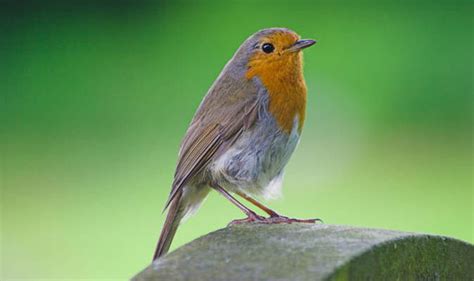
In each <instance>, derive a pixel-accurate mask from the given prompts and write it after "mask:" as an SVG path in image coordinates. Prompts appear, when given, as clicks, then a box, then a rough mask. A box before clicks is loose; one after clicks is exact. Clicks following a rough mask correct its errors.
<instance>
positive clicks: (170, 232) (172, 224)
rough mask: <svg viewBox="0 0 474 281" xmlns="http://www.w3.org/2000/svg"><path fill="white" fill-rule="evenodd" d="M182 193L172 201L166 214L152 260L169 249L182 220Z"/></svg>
mask: <svg viewBox="0 0 474 281" xmlns="http://www.w3.org/2000/svg"><path fill="white" fill-rule="evenodd" d="M181 195H182V192H181V191H180V192H179V194H177V195H176V197H175V198H174V199H173V200H172V202H171V204H170V206H169V209H168V214H167V215H166V220H165V223H164V225H163V229H162V230H161V235H160V239H159V240H158V244H157V245H156V250H155V255H154V256H153V260H156V259H158V258H159V257H161V256H163V255H164V254H166V253H167V252H168V250H169V248H170V245H171V241H173V237H174V235H175V234H176V230H177V229H178V226H179V222H180V221H181V219H182V218H183V216H184V214H185V211H184V206H182V205H183V204H182V200H181Z"/></svg>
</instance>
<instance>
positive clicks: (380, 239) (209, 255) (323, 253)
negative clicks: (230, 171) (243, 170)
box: [133, 224, 474, 281]
mask: <svg viewBox="0 0 474 281" xmlns="http://www.w3.org/2000/svg"><path fill="white" fill-rule="evenodd" d="M473 261H474V246H473V245H471V244H469V243H466V242H463V241H459V240H456V239H452V238H447V237H442V236H435V235H425V234H416V233H406V232H398V231H391V230H380V229H367V228H356V227H350V226H338V225H325V224H314V225H309V224H290V225H283V224H280V225H259V224H245V225H238V226H231V227H227V228H224V229H221V230H218V231H215V232H212V233H210V234H208V235H205V236H203V237H201V238H198V239H196V240H194V241H192V242H190V243H188V244H186V245H184V246H182V247H180V248H178V249H177V250H175V251H174V252H171V253H169V254H168V255H166V256H164V257H163V258H161V259H160V260H158V261H156V262H154V263H153V264H151V265H150V266H149V267H147V268H146V269H144V270H143V271H142V272H141V273H139V274H138V275H136V276H135V277H134V278H133V280H136V281H140V280H195V281H200V280H206V281H207V280H226V281H233V280H279V281H283V280H295V281H298V280H301V281H304V280H474V262H473Z"/></svg>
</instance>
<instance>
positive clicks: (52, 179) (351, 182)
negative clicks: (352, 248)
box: [0, 1, 474, 280]
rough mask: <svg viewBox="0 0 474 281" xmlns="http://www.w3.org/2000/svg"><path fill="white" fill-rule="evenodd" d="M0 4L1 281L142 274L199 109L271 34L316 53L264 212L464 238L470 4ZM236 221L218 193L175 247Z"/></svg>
mask: <svg viewBox="0 0 474 281" xmlns="http://www.w3.org/2000/svg"><path fill="white" fill-rule="evenodd" d="M97 2H98V3H97ZM0 5H1V7H2V8H0V77H2V81H3V82H2V83H1V86H0V95H1V96H0V97H1V103H0V106H1V107H0V114H1V115H0V117H1V123H0V126H1V127H0V128H1V131H0V145H1V164H2V169H1V174H0V176H1V182H0V183H1V215H2V216H1V223H2V225H1V265H2V266H1V269H2V273H1V274H0V277H1V278H0V279H2V280H11V279H14V278H35V279H36V278H43V279H51V278H60V279H62V278H67V279H79V278H82V279H84V278H86V279H87V278H92V279H96V278H102V279H107V278H110V279H116V278H120V279H126V278H128V277H130V276H132V275H133V274H134V273H136V272H137V271H138V270H140V269H142V268H143V267H144V266H146V265H147V263H149V262H150V258H151V255H152V252H153V250H154V246H155V242H156V239H157V237H158V234H159V231H160V227H161V223H162V221H163V217H164V216H163V215H162V214H161V210H162V207H163V204H164V202H165V200H166V197H167V195H168V192H169V188H170V184H171V181H172V175H173V172H174V164H175V162H176V153H177V150H178V146H179V142H180V140H181V138H182V136H183V134H184V132H185V130H186V127H187V125H188V123H189V121H190V119H191V117H192V115H193V113H194V110H195V109H196V107H197V106H198V104H199V102H200V100H201V99H202V97H203V95H204V94H205V93H206V91H207V89H208V88H209V86H210V85H211V84H212V82H213V81H214V79H215V78H216V77H217V75H218V74H219V72H220V70H221V68H222V67H223V66H224V64H225V63H226V62H227V60H228V59H229V58H230V57H231V55H232V54H233V52H234V51H235V50H236V49H237V47H238V46H239V45H240V43H241V42H242V41H243V40H245V38H247V37H248V36H249V35H250V34H252V33H253V32H255V31H257V30H259V29H261V28H265V27H272V26H285V27H289V28H291V29H293V30H295V31H297V32H298V33H299V34H301V35H302V37H307V38H314V39H317V40H318V44H317V45H316V46H314V47H312V48H310V49H307V50H306V51H305V76H306V80H307V84H308V88H309V101H308V119H307V122H306V125H305V126H306V127H305V130H304V134H303V138H302V141H301V143H300V146H299V148H298V150H297V152H296V153H295V155H294V156H293V158H292V161H291V162H290V164H289V166H288V169H287V171H286V180H285V185H284V192H283V193H284V196H285V197H284V198H283V199H280V200H278V201H274V202H271V203H269V205H270V206H272V207H274V208H275V209H276V210H279V211H280V212H282V213H283V214H286V215H290V216H298V217H314V216H316V217H320V218H323V219H324V221H325V222H326V223H334V224H351V225H359V226H367V227H379V228H391V229H399V230H405V231H417V232H428V233H437V234H443V235H449V236H452V237H455V238H459V239H463V240H466V241H470V242H474V237H473V221H474V220H473V190H472V186H473V185H472V184H473V183H472V168H473V166H472V164H473V161H472V155H473V154H472V120H473V119H472V92H473V91H472V90H473V84H472V77H473V73H472V63H473V55H472V54H473V42H472V37H473V36H472V15H473V3H472V1H465V2H458V1H434V2H433V1H410V2H409V1H406V2H402V1H401V2H398V3H395V2H390V3H383V2H374V3H371V2H364V3H358V4H355V3H353V2H347V3H344V2H329V1H327V2H326V1H319V2H318V1H304V2H298V1H261V2H254V1H231V2H224V1H222V2H221V1H215V2H193V1H189V2H174V1H173V2H171V1H170V2H151V1H130V2H125V1H72V2H67V3H66V2H59V1H58V2H44V1H29V2H28V1H27V2H25V1H17V2H14V1H12V2H4V1H2V2H1V4H0ZM217 210H218V211H217ZM240 216H242V215H241V214H240V213H239V211H238V210H236V208H234V207H233V206H231V205H230V204H228V202H226V201H225V200H223V199H222V198H220V197H219V196H218V195H216V194H211V195H210V198H209V199H208V200H207V202H206V203H205V204H204V206H203V207H202V208H201V209H200V211H199V212H198V214H197V215H196V216H194V217H193V218H191V219H190V220H189V221H188V222H186V223H185V224H184V225H182V227H181V228H180V229H179V230H178V234H177V237H176V240H175V243H174V244H173V247H177V246H179V245H182V244H183V243H185V242H188V241H190V240H192V239H194V238H197V237H198V236H200V235H203V234H206V233H208V232H209V231H212V230H216V229H218V228H221V227H224V226H225V225H226V223H227V222H229V221H230V220H231V219H234V218H237V217H240Z"/></svg>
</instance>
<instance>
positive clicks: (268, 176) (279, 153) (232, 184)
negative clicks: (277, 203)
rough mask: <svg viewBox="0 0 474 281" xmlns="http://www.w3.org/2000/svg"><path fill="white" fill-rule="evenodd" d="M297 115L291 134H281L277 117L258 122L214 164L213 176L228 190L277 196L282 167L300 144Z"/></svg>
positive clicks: (269, 196)
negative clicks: (275, 119)
mask: <svg viewBox="0 0 474 281" xmlns="http://www.w3.org/2000/svg"><path fill="white" fill-rule="evenodd" d="M298 140H299V134H298V118H295V120H294V122H293V129H292V131H291V133H290V134H289V135H288V134H285V133H282V132H281V131H280V130H279V129H278V127H277V125H276V122H275V121H274V120H271V121H268V120H267V122H259V123H258V124H256V126H255V128H254V129H253V130H252V131H248V132H245V133H244V134H243V135H242V136H241V137H240V138H239V139H238V140H237V141H236V143H235V144H234V145H233V146H232V147H231V148H230V149H229V150H228V151H226V152H225V153H224V154H222V155H221V156H220V157H219V158H218V159H217V160H216V161H215V162H214V163H213V165H212V166H211V174H212V177H213V179H214V180H215V181H216V182H217V183H219V184H220V185H221V186H222V187H224V188H226V189H227V190H229V191H241V192H244V193H247V194H251V195H256V196H263V197H265V198H272V197H277V196H278V195H279V194H280V190H281V185H282V180H283V168H284V167H285V165H286V164H287V163H288V160H289V159H290V156H291V154H292V153H293V151H294V150H295V148H296V145H297V144H298Z"/></svg>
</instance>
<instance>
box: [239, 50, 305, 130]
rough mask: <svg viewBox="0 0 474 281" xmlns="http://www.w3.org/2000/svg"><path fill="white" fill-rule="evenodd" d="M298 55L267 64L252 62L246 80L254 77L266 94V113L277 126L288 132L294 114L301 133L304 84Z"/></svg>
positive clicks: (291, 127) (303, 109) (303, 114)
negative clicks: (273, 119)
mask: <svg viewBox="0 0 474 281" xmlns="http://www.w3.org/2000/svg"><path fill="white" fill-rule="evenodd" d="M301 60H302V58H301V54H295V55H294V56H288V57H285V58H282V59H278V60H274V61H271V62H267V63H264V64H263V63H258V64H255V65H252V62H250V63H249V70H248V71H247V73H246V76H247V79H251V78H253V77H254V76H258V77H259V78H260V80H261V81H262V83H263V85H264V86H265V88H266V89H267V91H268V94H269V112H270V113H271V114H272V115H273V117H274V118H275V119H276V121H277V123H278V125H279V126H280V128H281V129H282V130H283V131H284V132H286V133H288V134H289V133H290V132H291V130H292V129H293V123H294V120H295V117H296V116H298V119H299V122H298V132H299V133H301V130H302V128H303V123H304V120H305V112H306V84H305V82H304V78H303V71H302V65H301Z"/></svg>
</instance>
